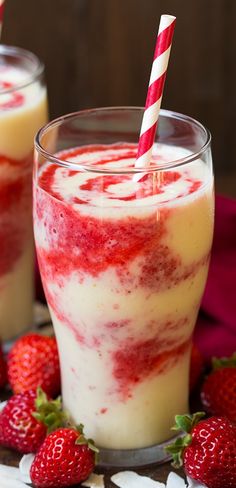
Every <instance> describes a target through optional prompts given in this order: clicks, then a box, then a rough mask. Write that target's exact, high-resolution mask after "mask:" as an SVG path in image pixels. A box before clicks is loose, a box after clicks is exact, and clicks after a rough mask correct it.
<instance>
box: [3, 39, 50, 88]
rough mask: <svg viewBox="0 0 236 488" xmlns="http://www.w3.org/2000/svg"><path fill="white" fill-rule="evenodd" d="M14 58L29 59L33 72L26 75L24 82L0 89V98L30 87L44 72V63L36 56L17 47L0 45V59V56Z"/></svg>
mask: <svg viewBox="0 0 236 488" xmlns="http://www.w3.org/2000/svg"><path fill="white" fill-rule="evenodd" d="M4 55H6V56H15V57H17V58H18V59H25V58H26V59H29V60H30V61H31V62H33V63H34V65H35V66H34V70H33V72H32V73H28V74H27V76H26V78H25V80H24V81H21V82H20V83H17V84H15V85H14V86H13V87H11V88H1V89H0V96H1V95H3V94H4V95H6V94H8V93H12V92H14V91H16V90H20V89H22V88H25V87H27V86H28V85H31V83H33V82H34V81H35V80H36V79H37V78H38V77H39V76H40V75H41V74H42V73H43V72H44V70H45V66H44V63H43V62H42V61H41V60H40V59H39V58H38V56H36V54H34V53H32V52H31V51H28V50H27V49H23V48H21V47H17V46H7V45H5V44H0V58H1V56H4Z"/></svg>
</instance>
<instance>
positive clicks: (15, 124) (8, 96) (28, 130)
mask: <svg viewBox="0 0 236 488" xmlns="http://www.w3.org/2000/svg"><path fill="white" fill-rule="evenodd" d="M43 72H44V67H43V65H42V64H41V62H40V61H39V60H38V58H37V57H36V56H35V55H34V54H32V53H30V52H28V51H25V50H23V49H20V48H16V47H9V46H3V45H1V46H0V240H1V253H0V337H1V338H2V339H3V340H9V339H13V338H14V337H16V336H17V335H19V334H20V333H21V332H23V331H24V330H25V329H26V328H27V327H29V326H30V325H32V320H33V317H32V315H33V290H34V286H33V269H34V268H33V233H32V211H31V207H32V190H31V188H32V184H31V178H32V176H31V175H32V165H33V157H32V155H33V139H34V135H35V133H36V131H37V130H38V129H39V128H40V127H41V126H42V124H45V123H46V121H47V103H46V89H45V86H44V81H43Z"/></svg>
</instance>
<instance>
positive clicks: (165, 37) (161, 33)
mask: <svg viewBox="0 0 236 488" xmlns="http://www.w3.org/2000/svg"><path fill="white" fill-rule="evenodd" d="M175 21H176V17H173V15H162V16H161V20H160V25H159V30H158V35H157V41H156V47H155V52H154V59H153V64H152V70H151V76H150V81H149V86H148V92H147V98H146V105H145V111H144V115H143V120H142V125H141V131H140V137H139V144H138V153H137V159H136V162H135V167H136V168H145V167H147V166H149V164H150V160H151V156H152V150H153V144H154V138H155V134H156V128H157V121H158V116H159V112H160V107H161V100H162V95H163V90H164V84H165V78H166V71H167V66H168V61H169V57H170V50H171V43H172V38H173V34H174V28H175Z"/></svg>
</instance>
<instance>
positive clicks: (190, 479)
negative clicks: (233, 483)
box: [187, 476, 223, 488]
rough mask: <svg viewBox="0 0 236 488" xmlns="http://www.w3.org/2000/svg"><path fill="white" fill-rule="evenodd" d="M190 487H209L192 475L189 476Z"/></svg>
mask: <svg viewBox="0 0 236 488" xmlns="http://www.w3.org/2000/svg"><path fill="white" fill-rule="evenodd" d="M187 482H188V485H187V486H188V488H207V486H206V485H203V484H202V483H199V481H196V480H193V479H192V478H190V476H187ZM222 488H223V487H222Z"/></svg>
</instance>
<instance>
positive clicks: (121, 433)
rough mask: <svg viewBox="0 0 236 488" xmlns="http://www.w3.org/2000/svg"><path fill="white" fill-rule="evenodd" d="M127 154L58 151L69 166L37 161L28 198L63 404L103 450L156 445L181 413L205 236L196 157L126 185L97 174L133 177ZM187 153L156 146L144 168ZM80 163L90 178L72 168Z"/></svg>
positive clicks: (206, 215) (202, 176)
mask: <svg viewBox="0 0 236 488" xmlns="http://www.w3.org/2000/svg"><path fill="white" fill-rule="evenodd" d="M136 152H137V146H136V145H135V144H128V143H119V144H113V145H107V146H106V145H99V146H95V145H94V146H93V145H91V146H84V147H80V148H73V149H71V150H67V151H65V152H61V153H60V154H59V157H60V159H65V160H66V161H70V162H71V163H74V166H73V167H72V166H71V167H70V168H68V167H63V166H59V165H56V164H52V163H45V165H44V166H42V167H41V169H40V173H39V176H38V182H37V184H36V185H35V189H34V191H35V205H34V220H35V238H36V246H37V254H38V258H39V264H40V270H41V275H42V279H43V284H44V289H45V292H46V297H47V301H48V304H49V308H50V312H51V315H52V320H53V324H54V328H55V333H56V337H57V341H58V346H59V353H60V361H61V371H62V392H63V401H64V405H65V407H66V409H68V410H69V412H70V413H71V416H72V418H73V419H74V420H75V422H76V423H80V422H82V423H83V424H84V426H85V432H86V435H87V436H89V437H92V438H93V439H94V440H95V442H96V443H97V445H98V446H100V447H104V448H114V449H129V448H139V447H146V446H151V445H154V444H156V443H160V442H162V441H164V440H167V439H168V438H170V437H171V436H172V435H173V433H171V431H170V428H171V426H172V425H173V421H174V415H175V414H176V413H179V414H181V413H185V412H186V411H188V377H189V354H190V346H191V337H192V332H193V328H194V325H195V321H196V316H197V313H198V309H199V304H200V301H201V297H202V294H203V290H204V286H205V282H206V276H207V270H208V262H209V254H210V248H211V242H212V233H213V180H212V175H211V173H210V170H209V169H208V168H207V167H206V165H205V164H204V163H203V162H202V161H201V160H200V159H198V160H197V161H193V162H192V163H189V164H188V165H184V166H179V167H178V168H175V169H168V168H166V169H165V170H163V171H161V172H159V173H155V172H153V173H152V172H150V173H146V174H144V176H143V177H142V178H141V179H139V180H138V181H136V180H135V178H134V177H133V175H132V174H130V173H129V174H127V173H126V174H122V173H120V174H116V175H115V174H114V173H113V174H111V173H110V174H109V170H110V172H112V171H113V170H114V168H115V169H119V170H120V171H122V170H128V169H131V168H133V167H134V162H135V156H136ZM188 154H189V153H188V152H187V151H186V150H185V149H182V148H177V147H174V146H167V145H160V144H156V145H155V148H154V154H153V160H152V164H151V167H150V169H151V168H152V166H156V165H158V164H159V165H161V166H163V165H165V163H166V162H168V161H173V160H176V159H178V158H181V157H185V156H186V155H188ZM57 156H58V155H57ZM86 164H89V165H90V167H91V165H92V166H93V168H94V172H92V171H89V172H86V171H82V170H79V165H86ZM76 167H77V170H76ZM96 169H103V173H100V174H99V173H98V172H96ZM105 170H107V171H108V173H106V174H105Z"/></svg>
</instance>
